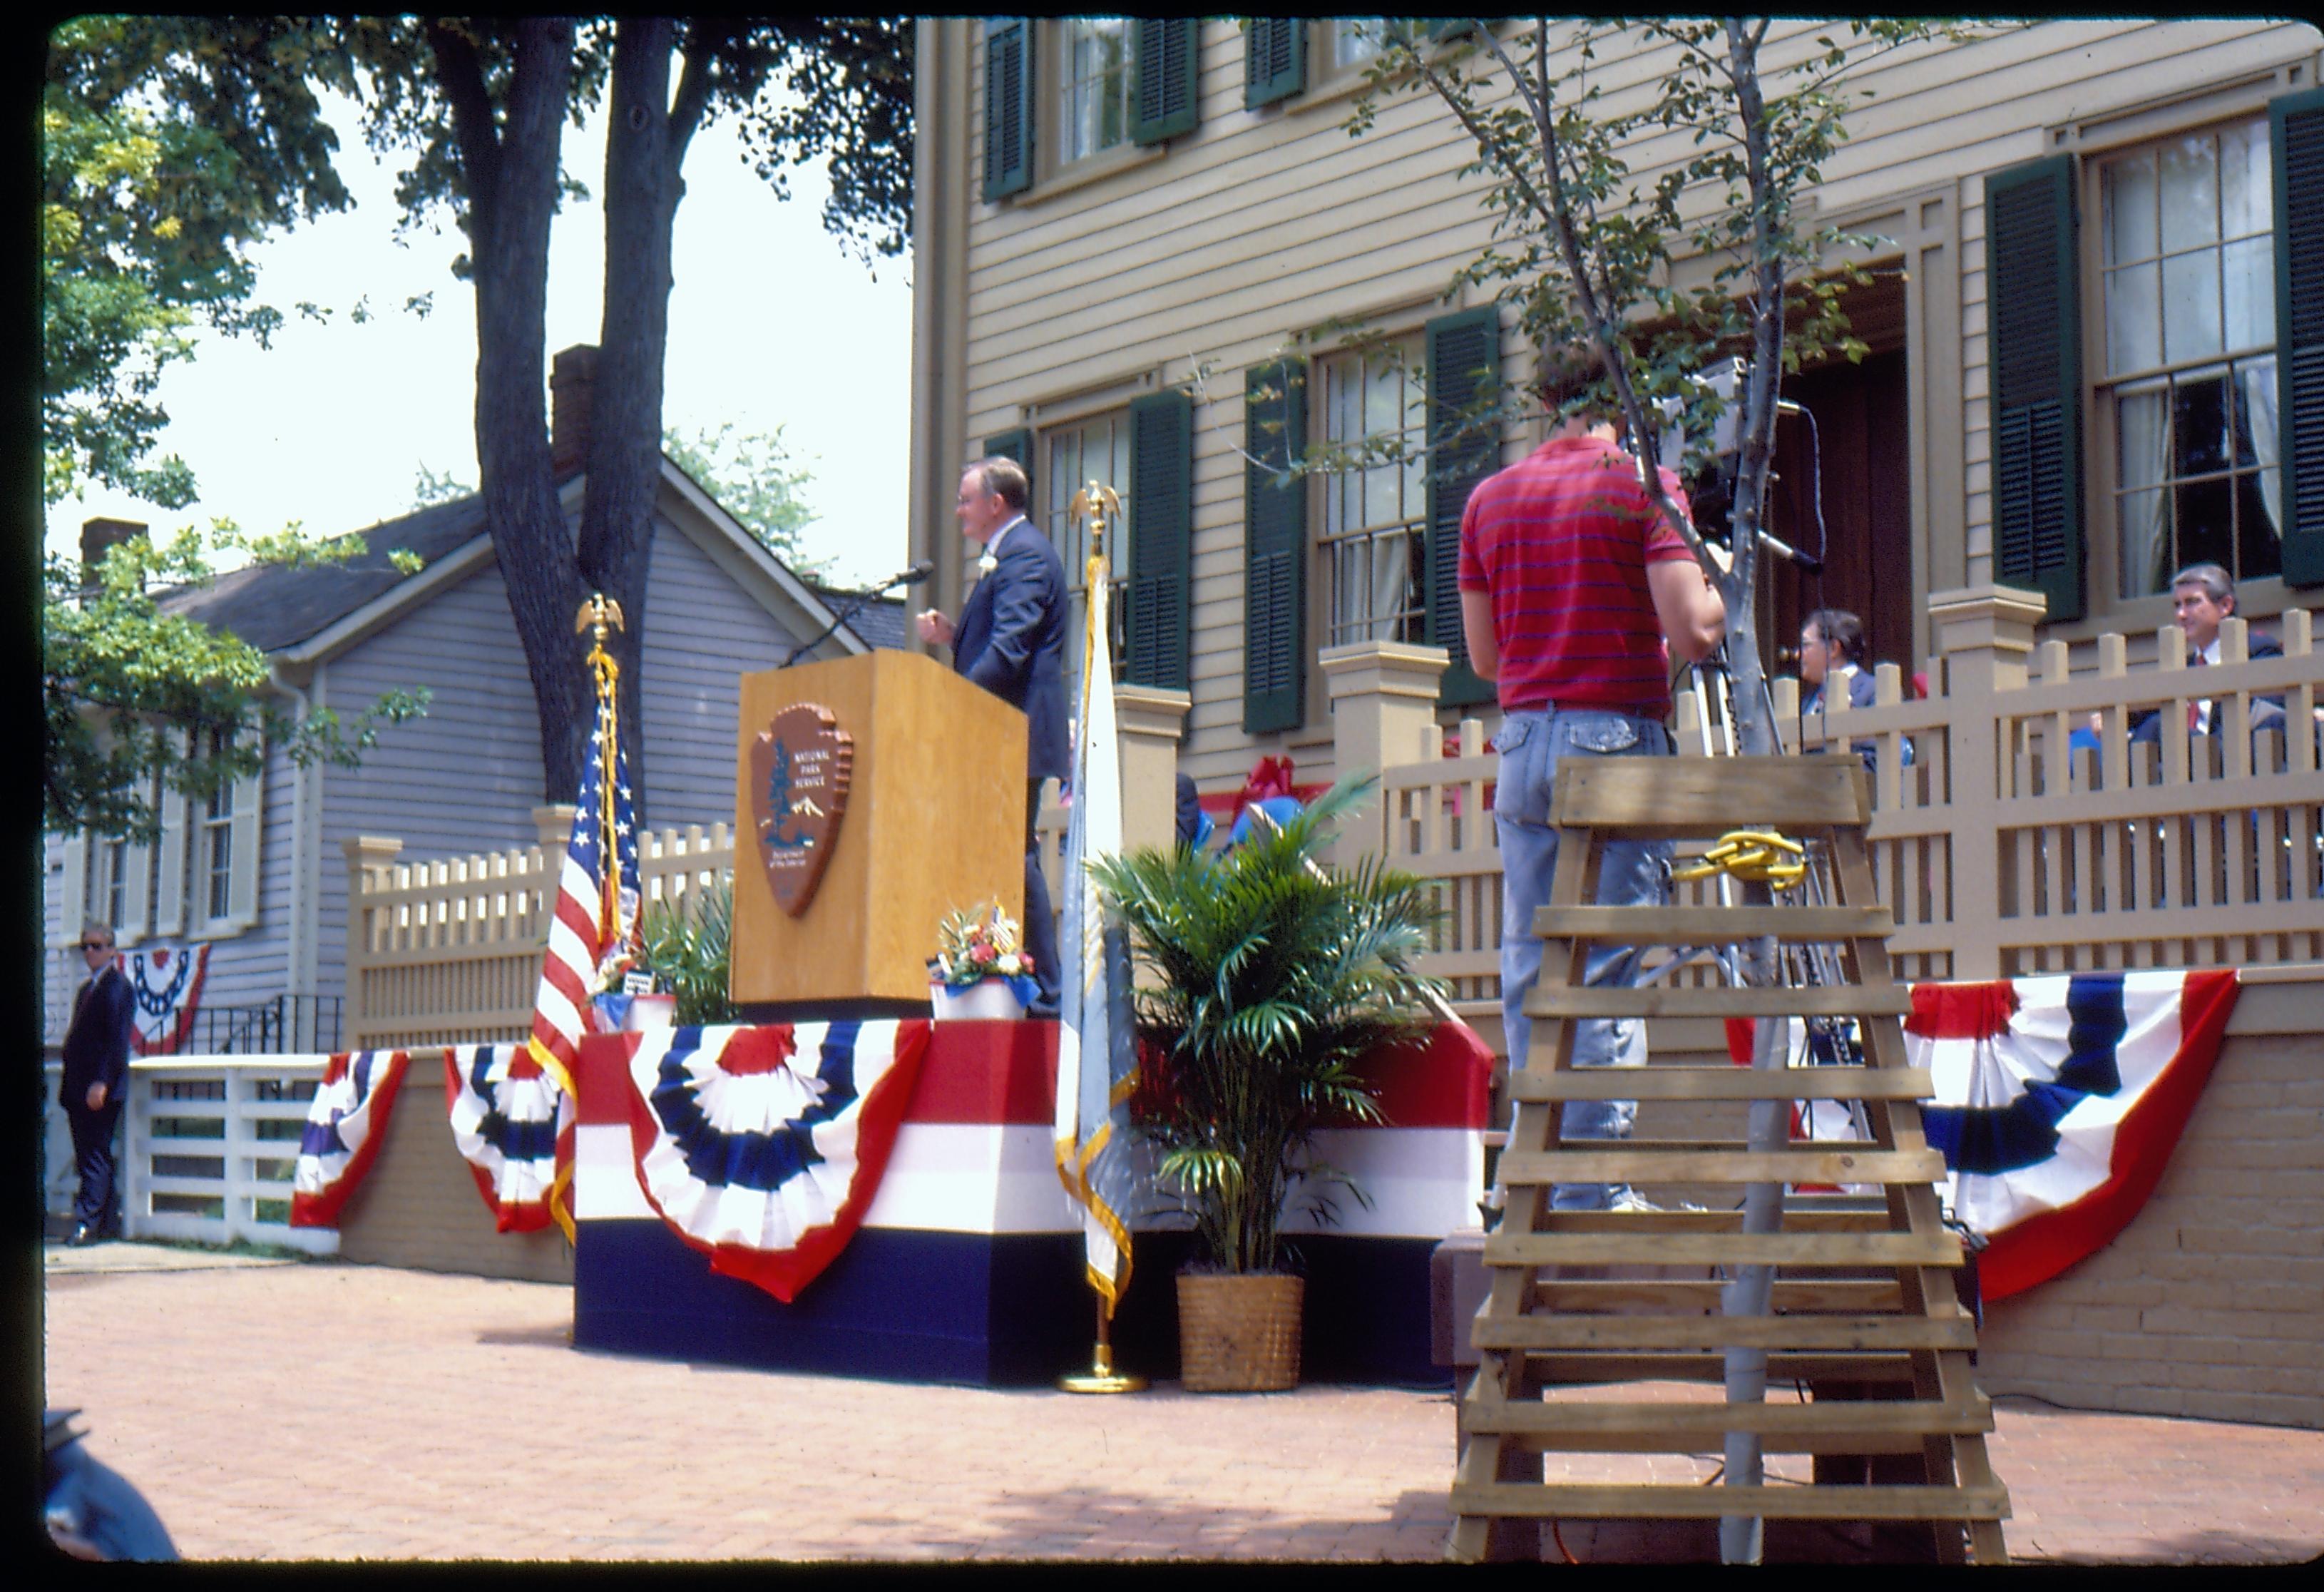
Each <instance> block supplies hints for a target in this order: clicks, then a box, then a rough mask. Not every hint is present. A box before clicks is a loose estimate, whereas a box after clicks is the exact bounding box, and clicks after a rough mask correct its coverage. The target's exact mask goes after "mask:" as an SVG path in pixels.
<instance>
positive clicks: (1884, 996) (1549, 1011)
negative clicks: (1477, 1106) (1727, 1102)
mask: <svg viewBox="0 0 2324 1592" xmlns="http://www.w3.org/2000/svg"><path fill="white" fill-rule="evenodd" d="M1525 1012H1526V1016H1528V1017H1536V1018H1539V1017H1909V1016H1911V1015H1912V1013H1913V995H1912V992H1911V991H1910V990H1909V989H1907V988H1905V987H1904V986H1903V985H1900V984H1892V985H1886V986H1882V985H1861V984H1817V985H1808V986H1802V987H1798V988H1786V989H1730V988H1728V987H1726V986H1718V987H1708V988H1700V989H1687V988H1680V989H1671V988H1667V987H1665V986H1659V985H1650V986H1647V987H1646V988H1644V989H1631V988H1628V987H1627V986H1619V985H1605V986H1600V985H1594V984H1581V985H1536V986H1534V991H1533V993H1532V994H1531V995H1527V996H1526V1003H1525ZM1536 1042H1538V1041H1536ZM1736 1070H1737V1071H1738V1072H1740V1071H1743V1070H1745V1069H1742V1068H1739V1067H1738V1068H1737V1069H1736Z"/></svg>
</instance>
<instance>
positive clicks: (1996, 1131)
mask: <svg viewBox="0 0 2324 1592" xmlns="http://www.w3.org/2000/svg"><path fill="white" fill-rule="evenodd" d="M2235 1004H2236V976H2235V973H2234V972H2233V971H2232V970H2220V971H2209V972H2194V973H2172V972H2156V973H2086V974H2074V975H2070V976H2058V977H2051V978H2021V979H2017V980H2015V981H2014V982H2005V983H1999V984H1971V985H1921V986H1916V987H1915V988H1914V991H1913V1015H1912V1016H1911V1018H1909V1019H1908V1020H1907V1021H1906V1023H1905V1024H1904V1047H1905V1051H1906V1053H1907V1054H1908V1055H1910V1056H1911V1058H1912V1060H1913V1062H1914V1065H1915V1066H1921V1067H1926V1068H1928V1069H1929V1070H1930V1072H1931V1074H1932V1076H1933V1078H1934V1081H1935V1086H1936V1094H1935V1097H1934V1103H1933V1104H1932V1105H1931V1106H1928V1107H1926V1108H1925V1109H1924V1110H1923V1112H1922V1114H1921V1115H1922V1121H1923V1125H1925V1127H1926V1129H1927V1132H1928V1135H1929V1143H1931V1144H1932V1145H1933V1146H1935V1147H1936V1148H1938V1149H1940V1150H1942V1151H1943V1152H1944V1153H1945V1164H1946V1165H1947V1166H1948V1167H1949V1168H1950V1169H1951V1171H1952V1184H1951V1188H1950V1189H1949V1190H1948V1191H1947V1199H1946V1202H1945V1203H1946V1206H1947V1208H1949V1209H1950V1211H1951V1213H1952V1215H1953V1217H1955V1219H1957V1220H1959V1221H1960V1222H1961V1223H1962V1224H1964V1225H1965V1226H1968V1227H1969V1229H1970V1230H1971V1231H1972V1232H1977V1233H1981V1234H1983V1235H1985V1236H1986V1238H1987V1248H1986V1250H1985V1252H1984V1253H1983V1254H1980V1255H1979V1256H1978V1287H1979V1289H1980V1291H1982V1292H1983V1294H1984V1296H1985V1297H1986V1298H1987V1299H2001V1298H2005V1297H2006V1296H2007V1295H2009V1294H2012V1293H2016V1292H2019V1291H2023V1290H2024V1289H2027V1288H2031V1287H2033V1285H2034V1284H2035V1283H2037V1282H2046V1281H2048V1280H2049V1279H2050V1278H2052V1277H2054V1276H2056V1275H2057V1274H2058V1273H2061V1272H2062V1271H2064V1270H2065V1269H2066V1268H2067V1267H2069V1266H2070V1265H2073V1264H2074V1263H2076V1262H2078V1261H2080V1260H2082V1259H2083V1258H2085V1257H2086V1256H2088V1255H2090V1254H2095V1253H2097V1252H2098V1250H2100V1249H2102V1248H2104V1247H2105V1246H2106V1245H2107V1244H2109V1243H2111V1242H2112V1241H2113V1239H2114V1236H2115V1235H2116V1234H2117V1233H2119V1232H2121V1231H2122V1230H2123V1228H2124V1227H2126V1226H2129V1225H2130V1220H2131V1218H2132V1217H2135V1216H2136V1215H2137V1214H2138V1211H2139V1208H2140V1207H2142V1206H2144V1204H2145V1203H2146V1199H2147V1196H2148V1195H2150V1194H2152V1193H2153V1191H2154V1186H2155V1184H2157V1183H2158V1182H2160V1181H2161V1180H2162V1178H2163V1167H2164V1166H2165V1165H2166V1164H2167V1163H2168V1162H2169V1161H2170V1159H2171V1152H2172V1150H2173V1149H2175V1148H2177V1146H2178V1143H2179V1135H2180V1134H2181V1131H2182V1130H2184V1129H2185V1127H2186V1125H2187V1119H2188V1117H2189V1116H2190V1115H2193V1112H2194V1109H2195V1102H2196V1100H2197V1099H2198V1098H2199V1097H2200V1096H2201V1094H2202V1092H2203V1085H2204V1084H2205V1083H2206V1082H2207V1081H2208V1080H2209V1078H2210V1076H2211V1068H2212V1066H2213V1064H2214V1063H2215V1062H2217V1061H2218V1057H2219V1041H2220V1039H2221V1038H2222V1037H2223V1036H2224V1035H2225V1034H2226V1032H2227V1016H2228V1014H2229V1013H2231V1012H2232V1011H2233V1010H2234V1009H2235Z"/></svg>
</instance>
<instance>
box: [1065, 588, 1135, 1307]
mask: <svg viewBox="0 0 2324 1592" xmlns="http://www.w3.org/2000/svg"><path fill="white" fill-rule="evenodd" d="M1106 588H1107V580H1106V570H1105V562H1104V560H1103V559H1102V557H1098V558H1093V559H1091V560H1090V562H1089V618H1088V625H1087V628H1086V630H1085V632H1084V635H1083V637H1082V702H1081V709H1082V710H1081V717H1080V727H1081V728H1080V734H1079V736H1078V737H1077V738H1076V740H1075V742H1074V775H1073V807H1072V810H1071V818H1070V819H1069V820H1068V822H1067V824H1066V826H1065V902H1064V912H1063V919H1064V921H1063V923H1062V925H1061V927H1060V930H1059V932H1058V935H1057V947H1058V953H1057V954H1058V957H1059V958H1060V959H1061V960H1062V962H1063V964H1064V966H1063V967H1061V968H1060V969H1059V970H1058V983H1059V995H1058V1014H1057V1015H1058V1023H1057V1121H1056V1130H1057V1131H1056V1140H1057V1176H1058V1177H1059V1179H1061V1180H1063V1181H1064V1183H1065V1192H1066V1193H1067V1194H1069V1195H1071V1196H1072V1197H1073V1199H1074V1203H1075V1204H1076V1205H1077V1206H1079V1207H1080V1208H1081V1211H1082V1233H1083V1236H1084V1254H1085V1255H1086V1257H1087V1260H1088V1265H1089V1282H1090V1286H1091V1287H1092V1288H1093V1289H1095V1290H1096V1291H1097V1292H1098V1296H1099V1298H1100V1299H1102V1300H1103V1301H1104V1309H1105V1312H1106V1314H1107V1315H1108V1316H1109V1317H1111V1315H1112V1313H1113V1308H1114V1306H1115V1305H1116V1304H1117V1303H1119V1302H1120V1298H1121V1292H1122V1290H1124V1289H1126V1288H1128V1287H1129V1286H1130V1227H1129V1221H1128V1218H1129V1214H1130V1197H1131V1195H1132V1193H1133V1191H1134V1189H1135V1186H1136V1184H1135V1175H1134V1172H1133V1171H1132V1168H1131V1165H1130V1086H1131V1084H1132V1082H1133V1081H1134V1080H1135V1078H1136V1075H1137V1068H1138V1034H1137V1030H1136V1027H1135V1024H1134V1021H1133V1019H1132V1017H1131V1014H1130V942H1129V938H1128V934H1127V931H1126V930H1124V929H1123V928H1122V926H1121V924H1120V922H1119V921H1113V920H1112V919H1111V915H1110V914H1109V913H1108V912H1106V910H1105V907H1104V903H1103V902H1102V900H1101V899H1100V897H1099V895H1098V890H1097V884H1096V883H1095V881H1093V879H1092V878H1091V877H1090V875H1089V869H1088V866H1087V864H1088V860H1089V859H1090V858H1092V857H1093V856H1106V855H1109V854H1112V853H1117V852H1119V851H1120V849H1121V754H1120V746H1119V745H1118V744H1117V742H1116V740H1115V732H1114V720H1113V661H1112V658H1111V654H1110V653H1109V652H1108V649H1107V645H1106V613H1105V609H1106V597H1107V589H1106Z"/></svg>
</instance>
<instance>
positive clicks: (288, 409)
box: [49, 98, 911, 581]
mask: <svg viewBox="0 0 2324 1592" xmlns="http://www.w3.org/2000/svg"><path fill="white" fill-rule="evenodd" d="M325 103H326V107H327V110H328V111H329V112H330V114H331V115H332V118H333V121H334V124H335V125H337V129H338V132H339V154H338V167H339V171H340V174H341V176H342V178H343V179H344V180H345V181H346V185H347V190H348V191H349V193H350V194H351V195H352V196H353V197H354V199H355V208H353V209H350V210H347V211H344V212H342V213H340V214H338V215H336V216H331V217H327V218H324V219H321V220H319V221H315V222H311V223H309V224H307V225H305V226H303V227H299V228H297V229H295V230H293V231H291V232H287V233H283V234H281V235H278V236H275V237H273V238H271V239H269V240H268V241H267V242H265V243H264V244H263V245H260V246H259V247H258V248H257V249H256V250H255V251H254V255H253V257H254V260H255V261H256V262H257V264H258V268H259V269H258V287H257V293H256V298H257V300H258V301H260V302H263V303H269V304H272V305H274V306H275V307H277V308H278V309H281V310H282V311H283V313H284V315H285V316H286V317H288V318H289V323H288V324H287V325H286V326H285V327H284V329H283V330H282V331H281V333H280V334H278V335H277V336H276V337H275V338H274V339H273V347H272V350H262V349H260V348H259V347H258V346H257V345H256V343H254V342H253V341H251V340H250V339H248V338H217V337H213V336H209V335H208V334H207V333H205V334H204V335H203V336H202V337H201V338H199V352H198V355H197V356H196V357H195V358H194V359H193V360H191V361H189V362H184V363H180V364H179V365H177V366H172V367H171V369H170V371H169V372H168V373H167V374H166V375H165V376H164V377H163V380H162V386H161V399H162V402H163V403H164V404H165V406H166V407H167V408H168V410H169V412H170V416H171V424H170V427H169V429H168V430H167V432H166V433H165V434H164V436H163V440H162V444H161V451H164V452H167V451H175V452H177V453H179V454H180V455H182V456H183V457H184V458H185V459H186V461H187V462H188V463H189V464H190V465H191V466H192V467H193V468H194V472H195V475H196V477H197V478H198V481H199V483H200V486H201V493H202V495H201V501H200V502H199V503H198V504H194V505H192V506H191V507H189V508H188V509H183V510H174V511H173V510H168V509H161V508H157V507H155V506H153V505H152V504H142V503H140V502H138V501H137V500H136V499H134V498H131V497H128V496H126V495H122V494H118V493H107V492H103V491H100V490H97V489H92V490H91V491H90V492H89V493H88V495H87V496H86V497H85V498H82V499H73V498H68V499H66V500H65V501H64V502H62V503H60V504H54V505H52V506H51V508H50V510H49V541H50V545H51V547H52V548H55V549H57V550H59V551H66V550H69V549H74V548H77V546H78V532H79V526H80V523H81V521H83V520H84V519H87V518H89V517H91V516H94V515H98V514H109V515H113V516H115V517H117V518H122V519H130V520H142V521H144V522H146V523H149V524H151V525H152V526H153V527H154V528H155V529H156V531H157V532H161V531H168V530H171V529H174V528H176V527H177V526H180V525H182V524H186V523H194V522H198V521H206V520H208V519H209V518H211V517H213V516H217V515H225V516H227V517H230V518H232V519H234V520H235V521H237V522H238V523H241V524H242V525H243V526H244V528H245V529H249V530H254V531H255V530H272V529H274V528H277V527H279V526H281V525H282V524H283V523H287V522H290V521H292V520H298V521H302V522H303V523H305V525H306V527H307V529H308V530H309V532H315V533H318V534H335V533H337V532H341V531H346V530H354V529H357V528H360V527H362V526H365V525H369V524H373V523H376V522H378V521H380V520H383V519H389V518H392V517H394V516H395V515H397V514H401V513H403V512H405V511H406V510H407V509H408V508H410V506H411V503H412V496H413V482H414V479H415V477H416V476H417V474H418V472H419V470H420V467H421V466H422V465H423V464H424V465H426V466H427V467H429V468H431V469H433V470H435V471H437V472H438V473H439V474H443V473H450V474H452V475H454V476H457V477H458V478H459V479H461V480H463V481H466V482H468V483H470V484H474V482H475V479H476V464H475V435H474V431H473V411H474V403H475V311H474V304H475V301H474V298H473V295H472V293H471V292H470V290H469V288H468V286H467V284H466V283H464V282H458V281H456V280H455V279H454V278H453V276H452V273H451V271H450V269H449V265H450V262H451V259H452V257H453V256H454V255H456V254H457V253H458V252H459V250H460V248H461V246H462V242H463V240H462V239H461V238H460V236H459V235H458V234H457V232H455V231H453V230H451V229H450V228H449V227H447V228H446V229H445V230H444V231H442V232H439V233H430V232H429V231H426V230H424V229H423V230H416V231H414V232H412V233H411V234H410V235H408V236H407V237H406V238H405V240H404V242H403V243H402V244H401V245H399V244H398V243H397V242H396V241H395V236H394V226H395V222H396V219H397V210H396V207H395V203H394V199H393V195H392V189H393V182H394V173H395V170H396V167H395V166H394V165H392V164H383V163H381V162H378V161H375V160H374V158H373V156H372V154H371V152H370V151H369V150H368V149H367V148H366V147H365V146H364V142H363V139H362V136H361V134H360V132H359V130H358V128H357V126H356V124H355V115H354V107H353V106H352V105H351V104H350V103H349V102H346V101H337V100H333V99H329V98H327V99H326V102H325ZM602 116H603V112H602V110H601V111H600V113H599V116H598V118H597V119H595V120H593V121H592V123H591V124H590V125H588V126H586V127H585V128H581V129H575V128H573V127H571V126H567V129H566V132H565V150H564V158H565V164H566V169H567V171H569V172H570V173H572V174H573V175H574V176H576V177H577V178H578V179H580V180H581V181H582V182H584V183H585V184H586V185H587V186H588V187H589V189H590V190H591V192H592V194H593V196H594V195H595V193H596V191H597V190H600V189H602V188H603V186H604V180H603V178H604V126H603V120H602ZM391 158H392V157H391ZM686 184H687V193H686V198H685V200H684V202H683V203H681V204H680V205H679V207H678V227H677V235H676V237H675V240H674V244H675V261H674V265H673V275H674V276H675V278H676V282H677V286H676V288H675V290H674V291H673V292H672V293H671V296H670V334H669V362H668V365H667V367H666V373H665V381H664V400H663V403H664V418H665V419H666V420H667V421H669V422H670V423H672V424H675V425H677V426H678V428H679V429H680V430H686V431H689V432H691V431H693V430H696V429H697V428H705V427H706V428H715V427H716V426H717V425H718V424H719V423H720V422H721V421H733V422H734V424H735V427H736V430H739V431H770V430H774V429H775V428H776V427H777V426H780V427H782V428H783V437H784V440H785V441H786V443H787V444H788V447H789V449H790V452H791V455H792V457H793V458H794V459H795V460H797V461H798V462H800V463H802V464H804V465H806V466H807V468H809V469H810V470H812V471H813V472H814V477H815V478H814V480H813V481H812V482H811V483H810V484H809V486H807V490H806V496H807V500H808V503H809V504H810V506H811V507H813V508H814V509H815V510H816V514H817V515H818V521H817V523H816V524H815V525H813V526H811V527H809V528H808V530H807V546H808V548H809V551H810V552H811V553H812V554H813V555H814V556H817V557H823V556H828V557H830V558H832V559H833V560H835V564H834V569H833V575H834V578H838V579H842V580H847V579H860V580H863V581H872V580H877V579H879V578H882V577H884V576H886V575H888V574H890V573H891V572H892V571H894V570H896V569H899V568H901V567H902V564H903V560H904V549H905V531H904V514H905V491H906V481H907V477H908V440H909V431H910V426H909V414H910V354H911V292H910V287H909V280H908V276H909V273H908V257H906V258H899V259H896V260H889V261H883V262H881V264H879V265H878V266H877V267H876V268H875V269H867V268H866V267H865V266H864V265H863V264H861V263H860V262H858V261H856V260H855V259H853V258H852V257H850V256H849V255H846V254H844V253H843V252H842V250H841V248H840V246H839V245H838V244H837V243H836V241H835V240H834V239H833V238H832V237H831V236H829V235H828V234H826V233H825V231H824V229H823V218H822V208H823V201H824V197H825V193H826V192H827V191H828V184H827V182H826V181H825V177H824V174H823V172H822V171H821V170H820V169H816V170H812V171H808V170H801V171H793V172H792V173H791V180H790V186H791V198H790V199H788V201H779V200H777V199H776V198H775V196H774V193H773V191H772V190H770V188H768V187H767V185H766V184H765V183H763V182H761V180H759V178H758V177H757V176H756V175H755V174H753V173H752V171H751V170H750V168H749V167H748V166H747V165H745V164H744V163H743V162H742V143H741V140H740V138H739V136H738V134H737V130H736V127H735V125H734V123H733V120H732V119H731V118H730V119H728V120H725V121H722V122H718V123H714V124H713V125H710V126H707V127H705V128H703V129H702V130H701V131H700V132H699V133H697V134H696V136H695V139H694V142H693V143H692V145H691V147H690V148H689V150H688V151H687V161H686ZM603 273H604V216H603V212H602V211H601V210H600V209H599V208H598V206H597V204H596V203H595V199H594V197H593V199H592V200H591V202H589V203H587V204H586V205H582V204H573V203H570V202H568V203H567V207H566V208H565V209H564V211H563V212H562V213H560V214H559V215H558V218H557V222H556V225H555V227H554V230H553V232H552V235H551V239H550V245H549V317H548V320H549V352H550V353H551V354H554V353H555V352H556V351H557V350H558V349H559V348H564V347H569V346H571V345H573V344H575V343H594V342H595V341H596V340H597V330H598V323H599V315H600V303H601V287H602V279H603ZM421 293H427V294H432V295H433V299H434V309H433V310H432V312H431V313H429V315H428V316H427V317H426V318H425V319H421V318H420V317H417V316H414V315H412V314H410V313H407V312H406V311H405V310H404V309H403V305H404V302H405V301H406V300H407V299H409V298H410V297H411V296H413V295H415V294H421ZM301 300H306V301H313V302H314V303H317V304H318V305H324V306H327V307H329V308H330V309H331V310H333V311H334V313H333V315H332V316H331V318H330V319H329V321H328V322H327V324H320V325H318V324H317V323H315V322H313V321H310V320H307V319H302V318H300V316H299V315H298V314H297V312H296V311H295V310H293V309H292V306H293V305H294V304H296V303H298V302H299V301H301ZM358 301H367V304H368V308H369V310H370V312H371V317H372V318H371V319H369V320H368V321H367V322H366V323H364V324H362V325H356V324H354V323H353V322H352V320H351V319H350V317H349V313H348V312H349V310H351V309H353V307H354V306H355V305H356V304H357V302H358ZM544 379H545V378H544Z"/></svg>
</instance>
